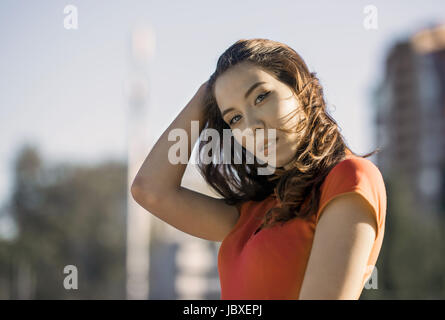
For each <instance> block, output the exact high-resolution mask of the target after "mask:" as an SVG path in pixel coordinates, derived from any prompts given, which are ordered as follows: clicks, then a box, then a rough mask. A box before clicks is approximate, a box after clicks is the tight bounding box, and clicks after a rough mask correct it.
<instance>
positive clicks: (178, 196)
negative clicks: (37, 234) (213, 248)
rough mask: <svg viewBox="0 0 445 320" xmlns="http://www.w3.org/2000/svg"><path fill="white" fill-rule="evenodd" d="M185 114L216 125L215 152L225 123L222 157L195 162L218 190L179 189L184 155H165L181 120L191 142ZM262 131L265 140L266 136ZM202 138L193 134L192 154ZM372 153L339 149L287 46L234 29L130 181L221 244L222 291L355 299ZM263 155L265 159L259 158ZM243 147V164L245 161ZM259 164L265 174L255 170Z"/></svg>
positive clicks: (333, 128)
mask: <svg viewBox="0 0 445 320" xmlns="http://www.w3.org/2000/svg"><path fill="white" fill-rule="evenodd" d="M193 120H196V121H199V132H201V131H202V130H204V129H214V130H216V131H217V132H218V133H219V134H220V137H221V139H219V142H218V143H220V146H221V149H220V152H221V154H222V153H223V152H225V151H224V147H225V148H226V149H227V148H228V147H227V144H225V145H224V144H223V141H224V139H223V138H222V137H223V131H224V129H225V130H226V132H227V130H229V132H232V133H233V134H232V136H231V142H232V143H231V144H229V146H230V148H231V150H230V152H229V154H230V160H231V161H228V162H229V163H227V162H224V163H223V162H222V161H219V162H218V161H214V162H211V163H208V161H207V162H206V163H203V162H202V161H199V170H200V172H201V173H202V175H203V177H204V178H205V180H206V181H207V183H208V184H209V185H210V186H211V187H212V188H213V189H214V190H216V191H217V192H218V193H219V194H221V196H222V199H216V198H212V197H208V196H206V195H203V194H200V193H197V192H194V191H192V190H188V189H186V188H184V187H181V186H180V184H181V179H182V176H183V174H184V171H185V168H186V164H183V163H179V164H173V163H172V161H168V158H169V149H170V147H171V146H172V145H173V144H175V143H176V141H173V142H172V141H169V139H168V135H169V132H170V131H171V130H172V129H177V128H180V129H183V130H185V131H186V132H187V133H188V145H189V146H193V145H194V143H195V142H196V140H197V137H196V135H195V137H193V135H192V134H191V133H192V128H191V123H192V121H193ZM258 129H263V130H264V131H263V132H264V137H263V138H258V137H259V136H258V135H256V132H257V131H258V132H259V131H260V130H258ZM272 130H275V133H276V138H275V139H273V141H268V139H266V137H269V135H268V132H269V131H272ZM246 132H247V134H245V135H244V133H246ZM249 133H253V135H252V134H250V135H249ZM250 138H251V139H253V141H254V143H253V144H250V143H247V140H249V139H250ZM213 142H214V143H215V141H213ZM207 143H209V142H208V141H204V139H203V140H202V141H200V143H199V154H198V156H199V159H201V155H202V153H203V151H204V150H208V149H205V147H206V145H207ZM236 145H238V146H241V148H240V149H237V150H241V154H237V153H236V151H235V146H236ZM263 148H264V152H262V153H259V152H258V150H261V149H263ZM191 149H192V148H191V147H190V148H188V151H187V152H188V154H187V159H189V158H190V153H191ZM206 152H207V151H206ZM375 152H376V151H374V152H372V153H369V154H366V155H363V156H360V155H357V154H355V153H353V152H352V151H351V150H350V149H349V148H348V147H347V144H346V142H345V140H344V138H343V137H342V135H341V134H340V132H339V127H338V126H337V123H336V122H335V120H333V119H332V118H331V117H330V116H329V114H328V113H327V110H326V103H325V101H324V97H323V89H322V87H321V85H320V83H319V80H318V78H317V77H316V75H315V73H313V72H310V71H309V70H308V67H307V66H306V64H305V62H304V61H303V59H302V58H301V57H300V56H299V55H298V54H297V53H296V52H295V51H294V50H293V49H291V48H290V47H289V46H287V45H285V44H282V43H279V42H276V41H272V40H268V39H249V40H245V39H243V40H239V41H237V42H236V43H234V44H233V45H232V46H230V47H229V48H228V49H227V50H226V51H225V52H224V53H223V54H222V55H221V57H220V58H219V60H218V63H217V67H216V71H215V72H214V73H213V74H212V75H211V77H210V79H209V80H208V81H206V82H205V83H204V84H203V85H201V87H200V88H199V90H198V92H197V93H196V94H195V95H194V96H193V98H192V99H191V101H190V102H189V103H188V104H187V105H186V106H185V107H184V109H183V110H182V111H181V112H180V113H179V115H178V116H177V117H176V119H175V120H174V121H173V123H172V124H171V125H170V126H169V127H168V128H167V130H166V131H165V132H164V133H163V134H162V135H161V137H160V138H159V140H158V141H157V143H156V144H155V145H154V147H153V149H152V150H151V151H150V153H149V154H148V156H147V158H146V159H145V161H144V163H143V165H142V167H141V168H140V170H139V172H138V174H137V176H136V178H135V180H134V182H133V185H132V189H131V191H132V195H133V197H134V199H135V200H136V201H137V202H138V203H139V204H140V205H141V206H143V207H144V208H146V209H147V210H148V211H150V212H151V213H152V214H154V215H156V216H157V217H158V218H160V219H162V220H163V221H165V222H166V223H168V224H170V225H172V226H174V227H175V228H177V229H179V230H182V231H184V232H186V233H188V234H191V235H194V236H196V237H199V238H202V239H207V240H211V241H221V242H222V243H221V247H220V249H219V253H218V271H219V275H220V281H221V282H220V283H221V290H222V291H221V298H222V299H240V300H241V299H243V300H245V299H283V300H285V299H358V298H359V297H360V294H361V292H362V290H363V288H364V285H365V283H366V281H367V280H368V279H369V277H370V276H371V275H372V276H373V277H372V280H373V281H375V280H376V279H375V278H374V275H375V274H374V273H372V271H373V267H374V266H375V263H376V261H377V258H378V255H379V252H380V248H381V245H382V241H383V235H384V227H385V215H386V190H385V185H384V181H383V178H382V176H381V173H380V171H379V169H378V168H377V167H376V166H375V165H374V164H373V163H372V162H371V161H370V160H368V159H365V158H366V157H369V156H370V155H372V154H374V153H375ZM271 153H273V155H274V157H273V159H274V161H273V165H271V164H270V163H268V159H269V157H265V155H266V154H271ZM170 155H171V154H170ZM207 155H208V154H207ZM249 155H254V161H253V162H252V161H250V162H248V161H246V159H247V157H248V156H249ZM215 156H218V155H217V154H215V152H213V151H212V154H211V157H215ZM237 157H238V158H241V159H244V160H243V161H242V162H241V163H239V162H236V161H235V160H236V159H235V158H237ZM221 158H222V157H219V159H221ZM199 159H198V160H199ZM258 160H261V161H258ZM265 165H269V166H270V167H272V168H273V169H274V170H273V171H272V172H271V174H269V175H264V174H259V173H258V172H259V171H258V170H257V169H258V168H263V167H264V166H265Z"/></svg>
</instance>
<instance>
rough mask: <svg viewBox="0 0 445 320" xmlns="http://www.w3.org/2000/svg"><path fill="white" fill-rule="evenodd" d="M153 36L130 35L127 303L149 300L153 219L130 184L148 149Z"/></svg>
mask: <svg viewBox="0 0 445 320" xmlns="http://www.w3.org/2000/svg"><path fill="white" fill-rule="evenodd" d="M154 40H155V37H154V33H153V31H152V30H151V29H150V28H147V27H138V28H136V29H135V30H134V31H133V33H132V35H131V63H132V74H131V79H130V83H129V86H128V87H127V97H128V99H129V112H128V122H127V135H128V136H127V137H128V162H127V163H128V175H127V177H128V183H127V199H128V201H127V257H126V274H127V277H126V278H127V279H126V280H127V281H126V296H127V299H136V300H145V299H149V288H150V285H149V272H150V268H149V266H150V264H149V262H150V232H151V225H152V215H151V214H150V213H149V212H147V211H146V210H145V209H144V208H142V207H141V206H140V205H139V204H137V203H136V202H135V201H134V199H133V198H132V196H131V191H130V188H131V184H132V182H133V179H134V177H135V176H136V173H137V171H138V170H139V168H140V166H141V165H142V163H143V161H144V159H145V157H146V155H147V152H148V150H147V149H148V147H149V145H148V144H147V140H148V139H147V134H148V132H147V128H148V126H147V125H146V122H145V119H146V117H145V114H146V111H147V109H148V94H149V82H148V80H149V77H148V66H149V59H150V58H151V56H152V55H153V52H154Z"/></svg>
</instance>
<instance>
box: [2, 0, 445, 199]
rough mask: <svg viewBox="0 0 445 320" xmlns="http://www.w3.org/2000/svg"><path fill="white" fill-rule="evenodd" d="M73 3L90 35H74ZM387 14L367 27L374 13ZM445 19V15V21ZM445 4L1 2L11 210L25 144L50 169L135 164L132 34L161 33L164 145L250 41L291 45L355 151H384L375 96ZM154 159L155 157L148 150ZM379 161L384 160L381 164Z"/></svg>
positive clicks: (158, 80) (153, 97) (157, 95)
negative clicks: (388, 69)
mask: <svg viewBox="0 0 445 320" xmlns="http://www.w3.org/2000/svg"><path fill="white" fill-rule="evenodd" d="M66 5H74V6H76V8H77V9H78V29H70V30H69V29H66V28H64V19H65V16H66V15H67V14H65V13H64V7H65V6H66ZM367 5H373V6H375V7H376V8H377V10H378V11H377V22H378V28H377V29H376V30H374V29H366V28H365V27H364V26H363V21H364V19H365V18H366V16H367V14H366V13H365V12H364V8H365V7H366V6H367ZM440 13H442V14H440ZM444 18H445V1H440V0H436V1H431V0H422V1H416V0H413V1H409V2H408V1H371V2H370V1H360V0H354V1H352V0H351V1H341V2H338V1H336V2H335V3H334V1H319V0H311V1H280V0H276V1H263V0H256V1H224V2H222V1H135V0H133V1H130V0H127V1H124V0H113V1H104V0H95V1H91V0H89V1H88V0H82V1H67V2H64V1H55V0H46V1H24V0H2V1H1V2H0V75H1V76H0V128H1V129H0V130H1V131H0V132H1V139H0V154H1V157H0V206H1V205H2V204H3V203H5V202H6V201H7V199H8V197H9V196H10V192H11V189H12V163H13V161H14V157H15V155H16V152H17V150H18V149H19V148H20V147H21V146H22V144H23V143H27V142H28V143H34V144H36V145H37V146H38V147H39V150H40V152H41V153H42V156H43V158H44V159H45V160H46V161H48V163H56V162H59V161H64V162H84V163H98V162H100V161H103V160H105V159H109V158H112V159H116V160H122V161H126V159H127V145H128V144H127V127H128V102H127V100H128V99H127V97H126V95H125V86H126V84H127V83H128V79H129V77H130V75H131V64H130V58H129V57H130V35H131V31H132V30H133V29H134V28H135V26H137V25H147V26H150V27H151V28H152V30H153V31H154V34H155V51H154V55H153V57H152V58H151V60H150V67H149V71H148V74H149V88H150V95H149V109H148V112H147V114H146V119H145V120H146V123H147V126H146V136H147V138H148V139H149V141H154V140H156V139H157V138H159V136H160V135H161V134H162V132H163V131H164V130H165V129H166V128H167V127H168V125H169V124H170V123H171V121H173V119H174V118H175V117H176V116H177V114H178V113H179V112H180V110H181V109H182V108H183V107H184V106H185V105H186V104H187V102H188V101H189V100H190V98H191V97H192V96H193V94H194V93H195V92H196V90H197V89H198V88H199V86H200V85H201V84H202V83H203V82H204V81H206V80H207V79H208V77H209V76H210V74H211V73H212V72H213V71H214V68H215V66H216V62H217V59H218V57H219V55H220V54H222V53H223V51H224V50H225V49H226V48H227V47H229V46H230V45H231V44H233V43H234V42H235V41H237V40H239V39H242V38H268V39H272V40H276V41H280V42H283V43H286V44H287V45H289V46H291V47H292V48H293V49H295V50H296V51H297V52H298V53H299V54H300V55H301V56H302V57H303V59H304V60H305V62H306V63H307V65H308V66H309V68H310V71H312V72H316V73H317V76H318V77H319V79H320V81H321V84H322V85H323V87H324V92H325V98H326V102H327V103H328V108H329V110H332V112H331V114H332V115H333V117H334V118H335V119H336V120H337V122H338V124H339V126H340V128H341V133H342V134H343V136H344V137H345V138H346V140H347V142H348V144H349V145H350V146H351V148H352V149H353V151H355V152H358V153H366V152H369V151H372V150H373V149H374V148H375V147H376V143H375V132H374V127H373V106H372V101H371V93H372V90H373V89H374V88H375V86H376V85H377V84H378V83H379V81H380V79H381V77H382V71H383V67H384V61H385V56H386V54H387V53H388V50H389V49H390V48H391V46H393V45H394V44H395V42H396V41H398V40H400V39H405V38H406V37H409V36H410V35H411V34H412V33H413V32H415V31H416V30H419V29H421V28H424V27H427V26H428V25H430V24H432V23H437V22H444ZM148 151H149V150H147V153H148ZM370 159H372V158H370Z"/></svg>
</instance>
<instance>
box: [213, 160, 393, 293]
mask: <svg viewBox="0 0 445 320" xmlns="http://www.w3.org/2000/svg"><path fill="white" fill-rule="evenodd" d="M320 190H321V197H320V205H319V210H318V211H317V214H315V215H313V216H312V217H311V219H309V221H305V220H303V219H301V218H294V219H291V220H289V221H287V222H286V223H284V224H281V223H277V224H276V225H275V226H273V227H271V228H266V229H261V230H260V231H259V232H258V233H256V234H254V232H255V231H256V230H257V228H258V227H259V226H260V224H261V221H260V220H259V219H258V220H257V219H254V218H255V217H260V216H262V215H264V214H265V213H266V212H267V210H268V209H269V208H271V207H273V206H275V205H277V203H278V200H277V199H276V198H275V197H274V196H273V195H271V196H269V197H268V198H266V199H264V200H262V201H252V200H251V201H247V202H245V203H243V204H242V206H241V208H240V218H239V219H238V222H237V223H236V225H235V226H234V228H233V229H232V230H231V231H230V232H229V234H228V235H227V236H226V237H225V238H224V240H223V241H222V243H221V246H220V248H219V251H218V273H219V279H220V286H221V299H222V300H227V299H230V300H289V299H298V297H299V293H300V288H301V285H302V283H303V277H304V273H305V270H306V266H307V263H308V260H309V256H310V252H311V247H312V241H313V238H314V232H315V228H316V226H317V222H318V220H319V218H320V216H321V213H322V210H323V209H324V207H325V206H326V205H327V203H328V202H329V201H331V200H332V199H334V198H335V197H337V196H339V195H341V194H344V193H349V192H355V193H358V194H359V195H361V196H362V197H363V198H364V199H366V201H367V202H368V203H369V204H370V206H371V208H372V210H373V214H374V217H375V219H376V221H377V226H378V229H377V234H376V239H375V241H374V245H373V247H372V251H371V254H370V256H369V259H368V268H367V270H366V271H365V273H364V274H363V286H364V285H365V283H366V281H367V280H368V278H369V277H370V276H371V273H372V268H373V267H374V266H375V263H376V261H377V257H378V255H379V252H380V248H381V246H382V241H383V236H384V230H385V216H386V205H387V203H386V190H385V185H384V181H383V177H382V175H381V173H380V171H379V169H378V168H377V167H376V166H375V165H374V164H373V163H372V162H371V161H370V160H368V159H366V158H362V157H358V156H355V155H352V154H351V153H350V152H347V157H346V158H345V159H344V160H342V161H341V162H339V163H338V164H337V165H335V166H334V167H333V168H332V169H331V171H330V172H329V173H328V175H327V176H326V178H325V180H324V182H323V183H322V185H321V189H320ZM363 286H362V288H363ZM358 298H359V296H358V297H356V299H358Z"/></svg>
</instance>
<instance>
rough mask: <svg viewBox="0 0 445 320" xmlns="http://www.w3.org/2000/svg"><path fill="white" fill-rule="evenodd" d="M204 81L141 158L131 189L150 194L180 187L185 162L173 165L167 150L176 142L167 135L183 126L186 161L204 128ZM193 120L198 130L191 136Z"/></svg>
mask: <svg viewBox="0 0 445 320" xmlns="http://www.w3.org/2000/svg"><path fill="white" fill-rule="evenodd" d="M205 86H206V83H204V84H202V85H201V86H200V88H199V89H198V91H197V92H196V93H195V95H194V96H193V97H192V99H191V100H190V101H189V102H188V103H187V105H186V106H185V107H184V108H183V109H182V111H181V112H180V113H179V114H178V116H177V117H176V118H175V120H174V121H173V122H172V123H171V124H170V126H169V127H168V128H167V129H166V130H165V131H164V132H163V133H162V135H161V137H160V138H159V139H158V141H157V142H156V143H155V145H154V146H153V148H152V149H151V151H150V153H149V154H148V156H147V157H146V159H145V160H144V162H143V164H142V166H141V168H140V169H139V171H138V173H137V174H136V177H135V179H134V181H133V184H132V192H133V193H135V192H143V193H144V194H149V195H150V196H151V197H157V196H159V195H165V194H166V193H168V192H173V191H176V190H178V189H179V188H180V185H181V180H182V176H183V175H184V172H185V169H186V167H187V164H186V163H185V164H184V163H177V164H172V163H171V162H170V161H169V149H170V147H171V146H172V145H174V144H176V143H178V141H169V140H168V135H169V133H170V132H171V131H172V130H173V129H183V130H185V132H186V133H187V137H188V139H187V140H188V146H187V150H188V154H187V162H188V160H189V159H190V155H191V151H192V147H193V145H194V144H195V142H196V140H197V138H198V137H199V133H200V132H201V130H202V128H203V125H204V123H203V120H202V119H203V96H204V91H205ZM192 121H199V133H198V135H195V136H192V132H191V127H192V126H191V124H192Z"/></svg>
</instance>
